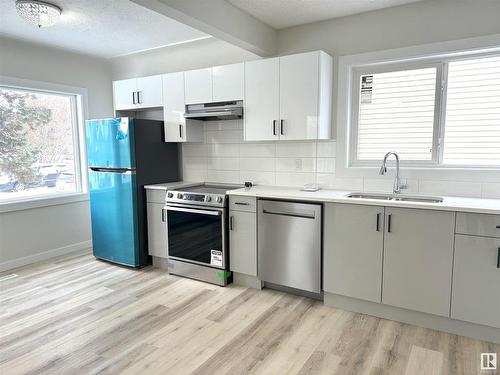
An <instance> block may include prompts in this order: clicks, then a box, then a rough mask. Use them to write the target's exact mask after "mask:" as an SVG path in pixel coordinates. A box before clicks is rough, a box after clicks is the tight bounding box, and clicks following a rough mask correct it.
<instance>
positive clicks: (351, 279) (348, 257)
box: [323, 203, 384, 302]
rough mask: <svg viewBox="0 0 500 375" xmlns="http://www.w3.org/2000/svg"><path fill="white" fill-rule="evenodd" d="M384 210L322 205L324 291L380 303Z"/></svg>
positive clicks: (354, 206) (367, 207)
mask: <svg viewBox="0 0 500 375" xmlns="http://www.w3.org/2000/svg"><path fill="white" fill-rule="evenodd" d="M383 221H384V207H378V206H364V205H354V204H332V203H327V204H325V206H324V222H325V227H324V242H323V243H324V249H323V289H324V291H325V292H328V293H335V294H340V295H343V296H348V297H352V298H358V299H363V300H368V301H373V302H381V295H382V294H381V293H382V251H383V241H384V222H383Z"/></svg>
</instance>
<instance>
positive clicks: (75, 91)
mask: <svg viewBox="0 0 500 375" xmlns="http://www.w3.org/2000/svg"><path fill="white" fill-rule="evenodd" d="M0 87H2V88H7V89H9V88H10V89H14V90H23V91H28V92H33V93H45V94H53V95H64V96H69V97H70V101H71V107H72V117H73V118H72V141H73V155H74V167H75V190H74V191H70V192H51V193H44V194H33V195H29V196H25V197H12V198H11V199H10V198H7V199H2V200H0V213H1V212H10V211H17V210H25V209H30V208H37V207H45V206H51V205H58V204H66V203H71V202H78V201H84V200H88V182H87V174H86V173H85V171H86V153H85V130H84V122H85V119H86V118H87V116H86V113H87V89H85V88H81V87H74V86H67V85H60V84H53V83H49V82H41V81H32V80H25V79H20V78H14V77H6V76H0Z"/></svg>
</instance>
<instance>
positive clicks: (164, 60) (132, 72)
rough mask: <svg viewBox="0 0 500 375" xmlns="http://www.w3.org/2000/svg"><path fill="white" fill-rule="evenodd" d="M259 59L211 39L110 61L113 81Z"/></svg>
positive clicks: (242, 50)
mask: <svg viewBox="0 0 500 375" xmlns="http://www.w3.org/2000/svg"><path fill="white" fill-rule="evenodd" d="M257 58H259V56H257V55H255V54H253V53H251V52H248V51H246V50H244V49H242V48H239V47H236V46H233V45H231V44H229V43H226V42H224V41H222V40H217V39H214V38H210V39H203V40H199V41H196V42H192V43H188V44H181V45H177V46H171V47H164V48H158V49H154V50H150V51H146V52H141V53H136V54H132V55H126V56H121V57H116V58H113V59H111V67H112V71H113V79H114V80H116V79H124V78H132V77H141V76H146V75H153V74H161V73H169V72H178V71H183V70H190V69H198V68H205V67H209V66H215V65H224V64H231V63H236V62H241V61H249V60H255V59H257Z"/></svg>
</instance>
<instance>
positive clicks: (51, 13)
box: [16, 0, 62, 27]
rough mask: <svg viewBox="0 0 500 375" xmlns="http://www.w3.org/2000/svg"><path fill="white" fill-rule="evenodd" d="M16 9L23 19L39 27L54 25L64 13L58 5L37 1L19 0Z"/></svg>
mask: <svg viewBox="0 0 500 375" xmlns="http://www.w3.org/2000/svg"><path fill="white" fill-rule="evenodd" d="M16 9H17V13H18V14H19V16H20V17H21V18H24V19H25V20H26V21H28V22H29V23H31V24H33V25H36V26H38V27H47V26H52V25H54V24H55V23H56V22H57V20H58V19H59V16H60V15H61V12H62V10H61V8H59V7H58V6H57V5H54V4H50V3H46V2H44V1H37V0H17V1H16Z"/></svg>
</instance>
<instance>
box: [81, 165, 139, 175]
mask: <svg viewBox="0 0 500 375" xmlns="http://www.w3.org/2000/svg"><path fill="white" fill-rule="evenodd" d="M89 169H90V170H91V171H92V172H108V173H121V174H135V169H129V168H104V167H89Z"/></svg>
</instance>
